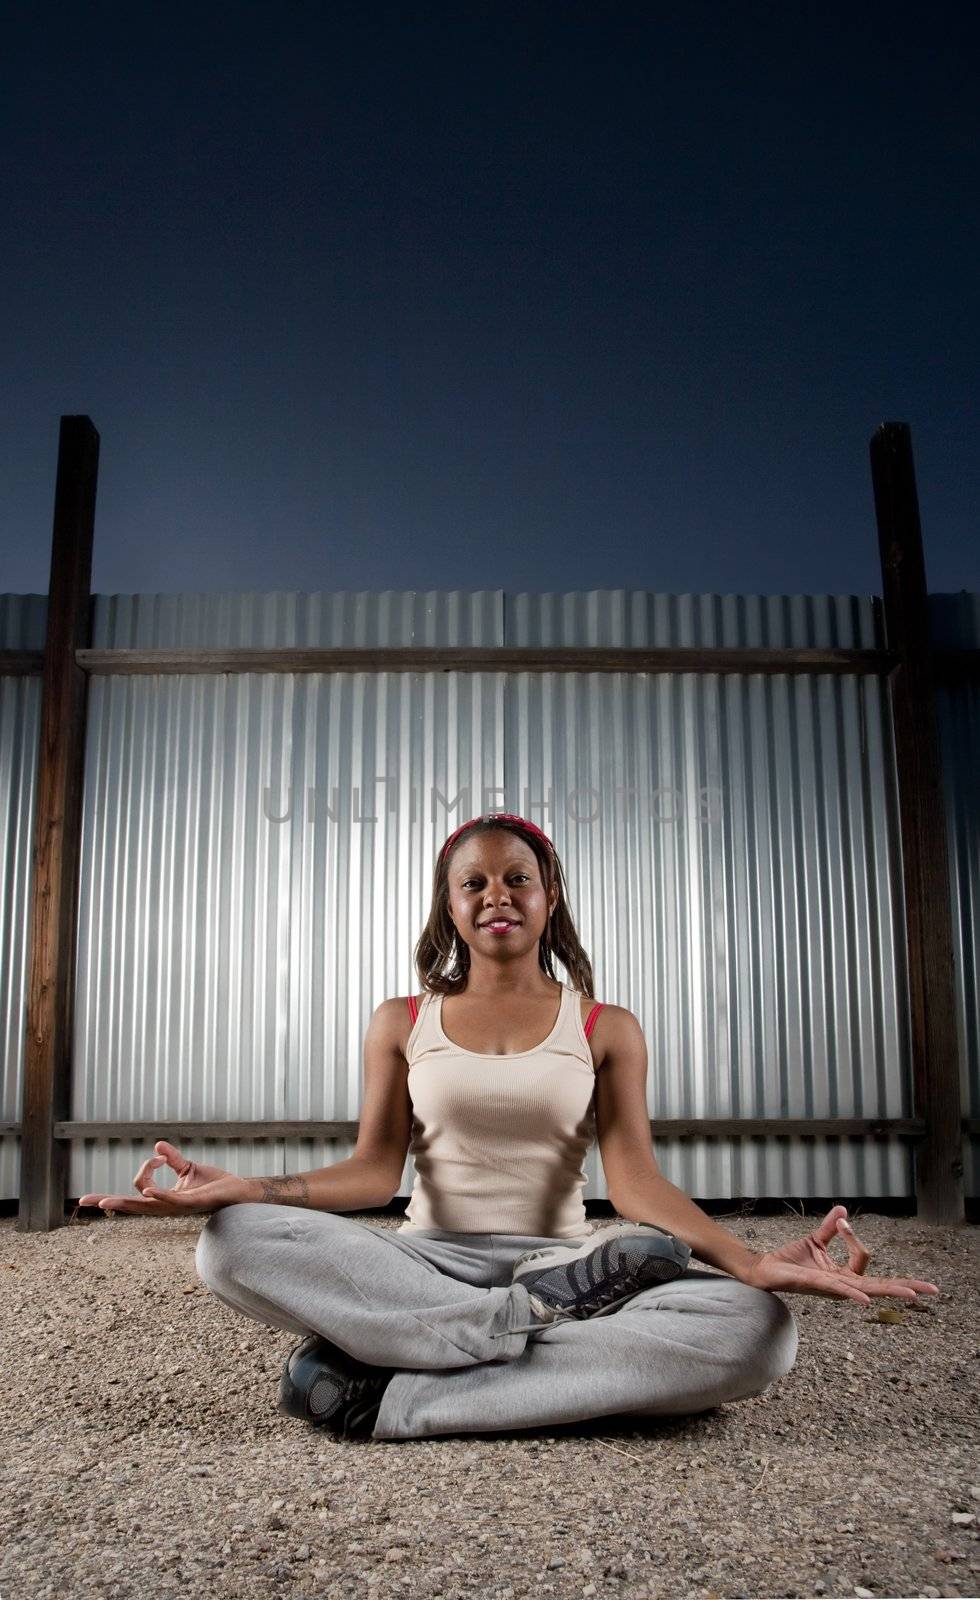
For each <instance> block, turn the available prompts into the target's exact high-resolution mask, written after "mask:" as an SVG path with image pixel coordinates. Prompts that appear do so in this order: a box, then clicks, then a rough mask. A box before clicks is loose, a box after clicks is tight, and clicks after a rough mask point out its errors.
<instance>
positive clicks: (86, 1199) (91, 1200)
mask: <svg viewBox="0 0 980 1600" xmlns="http://www.w3.org/2000/svg"><path fill="white" fill-rule="evenodd" d="M104 1199H105V1195H102V1194H83V1195H82V1197H81V1199H80V1200H79V1202H78V1203H79V1205H80V1206H97V1205H98V1203H99V1201H100V1200H104Z"/></svg>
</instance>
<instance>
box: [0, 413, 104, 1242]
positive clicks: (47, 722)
mask: <svg viewBox="0 0 980 1600" xmlns="http://www.w3.org/2000/svg"><path fill="white" fill-rule="evenodd" d="M98 471H99V435H98V433H97V431H96V429H95V427H94V426H93V424H92V422H91V419H90V418H89V417H62V419H61V431H60V435H59V439H58V479H57V485H56V488H55V498H54V532H53V536H52V541H51V579H50V582H49V585H48V622H47V637H46V639H45V645H44V676H43V680H42V690H41V735H40V748H39V751H38V774H37V806H36V813H35V819H34V847H33V885H32V889H31V914H30V934H29V940H30V942H29V946H28V972H29V976H28V994H27V1037H26V1048H25V1056H24V1106H23V1113H22V1116H21V1140H20V1209H19V1212H18V1216H17V1224H16V1226H17V1230H18V1231H19V1232H21V1233H46V1232H49V1231H50V1230H51V1229H52V1228H57V1227H61V1226H62V1225H63V1224H64V1220H65V1194H66V1188H67V1178H68V1153H69V1149H70V1145H69V1143H68V1141H67V1140H65V1139H58V1140H56V1139H55V1137H54V1124H55V1123H56V1122H61V1121H64V1120H65V1118H66V1117H67V1116H68V1115H69V1105H68V1101H69V1089H70V1075H71V1040H72V1018H73V1011H74V982H75V942H76V939H75V936H76V925H77V903H78V863H79V855H80V844H81V820H82V777H83V763H84V758H85V706H86V698H87V685H88V678H87V675H86V673H85V672H84V671H83V670H82V668H81V667H79V666H77V665H76V662H75V651H76V649H84V648H85V647H86V646H87V645H88V644H89V642H90V641H89V612H90V601H91V592H90V591H91V580H92V539H93V533H94V527H95V491H96V484H97V481H98Z"/></svg>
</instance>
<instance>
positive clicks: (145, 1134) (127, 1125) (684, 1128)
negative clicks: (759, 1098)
mask: <svg viewBox="0 0 980 1600" xmlns="http://www.w3.org/2000/svg"><path fill="white" fill-rule="evenodd" d="M358 1127H359V1124H358V1123H356V1122H314V1121H305V1122H197V1121H194V1120H189V1121H186V1120H183V1119H181V1120H179V1121H175V1122H168V1121H167V1120H166V1118H165V1117H158V1118H157V1119H156V1120H155V1121H154V1122H56V1123H55V1126H54V1137H55V1138H56V1139H132V1140H142V1139H163V1138H167V1139H175V1138H181V1139H219V1140H222V1139H229V1140H235V1139H244V1140H248V1139H356V1138H357V1132H358ZM971 1129H973V1130H974V1131H980V1122H978V1123H976V1124H975V1125H974V1124H969V1127H968V1119H964V1132H967V1131H970V1130H971ZM650 1131H651V1134H652V1136H653V1137H654V1138H656V1139H690V1138H693V1139H786V1138H792V1139H860V1138H902V1139H921V1138H923V1137H924V1136H925V1131H926V1124H925V1121H924V1120H923V1119H922V1118H919V1117H659V1118H655V1119H653V1120H651V1123H650ZM19 1132H20V1125H19V1124H18V1123H16V1122H5V1123H0V1135H5V1136H9V1135H11V1134H17V1133H19Z"/></svg>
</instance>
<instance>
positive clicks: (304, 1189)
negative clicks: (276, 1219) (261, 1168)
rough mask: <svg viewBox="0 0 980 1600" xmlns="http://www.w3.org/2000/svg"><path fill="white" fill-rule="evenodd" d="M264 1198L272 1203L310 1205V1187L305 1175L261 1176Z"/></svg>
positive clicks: (266, 1201)
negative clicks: (284, 1176) (290, 1176)
mask: <svg viewBox="0 0 980 1600" xmlns="http://www.w3.org/2000/svg"><path fill="white" fill-rule="evenodd" d="M259 1181H260V1183H261V1184H262V1200H263V1202H265V1203H267V1204H271V1205H280V1206H285V1205H290V1206H310V1205H312V1204H313V1202H312V1201H311V1200H310V1188H309V1184H308V1183H307V1181H306V1179H305V1178H303V1177H292V1178H261V1179H260V1180H259Z"/></svg>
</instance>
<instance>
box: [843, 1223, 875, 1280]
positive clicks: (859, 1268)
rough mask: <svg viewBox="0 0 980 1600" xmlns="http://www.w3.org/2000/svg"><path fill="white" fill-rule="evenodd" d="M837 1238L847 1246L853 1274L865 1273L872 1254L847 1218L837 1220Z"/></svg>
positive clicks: (848, 1259)
mask: <svg viewBox="0 0 980 1600" xmlns="http://www.w3.org/2000/svg"><path fill="white" fill-rule="evenodd" d="M837 1237H838V1239H842V1240H843V1241H844V1244H845V1245H846V1246H847V1265H848V1267H849V1269H850V1270H851V1272H865V1271H866V1270H867V1266H868V1262H869V1261H870V1260H871V1252H870V1250H868V1249H867V1248H866V1247H865V1246H864V1245H863V1244H862V1243H861V1241H860V1239H859V1238H858V1236H857V1234H856V1233H855V1232H854V1229H853V1228H852V1227H851V1224H850V1223H849V1222H848V1220H847V1218H846V1217H838V1219H837Z"/></svg>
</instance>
